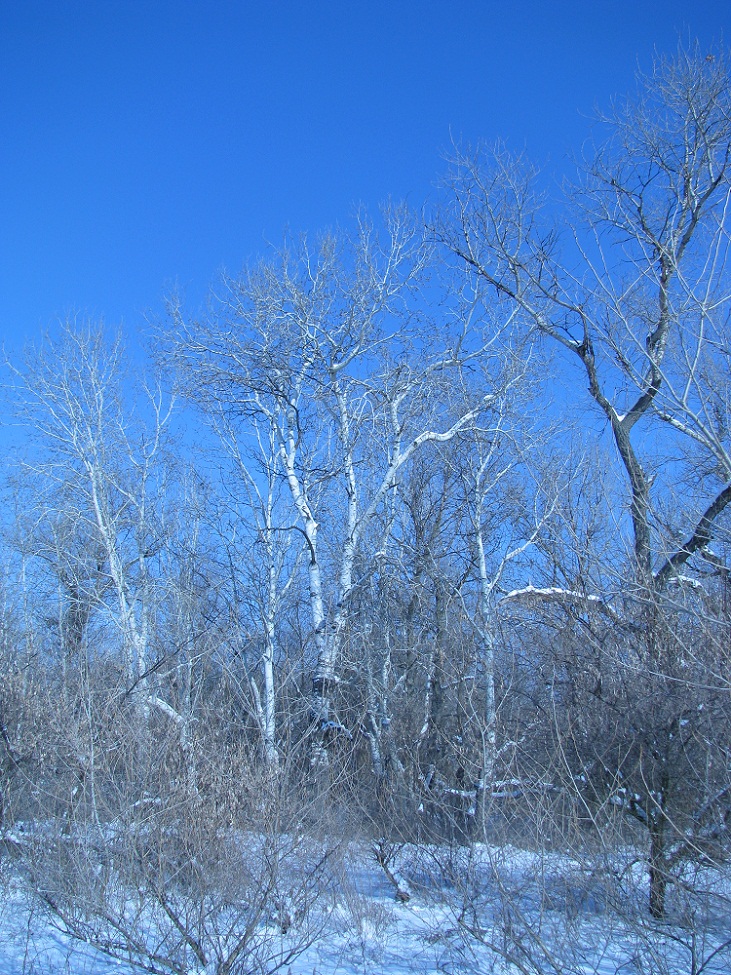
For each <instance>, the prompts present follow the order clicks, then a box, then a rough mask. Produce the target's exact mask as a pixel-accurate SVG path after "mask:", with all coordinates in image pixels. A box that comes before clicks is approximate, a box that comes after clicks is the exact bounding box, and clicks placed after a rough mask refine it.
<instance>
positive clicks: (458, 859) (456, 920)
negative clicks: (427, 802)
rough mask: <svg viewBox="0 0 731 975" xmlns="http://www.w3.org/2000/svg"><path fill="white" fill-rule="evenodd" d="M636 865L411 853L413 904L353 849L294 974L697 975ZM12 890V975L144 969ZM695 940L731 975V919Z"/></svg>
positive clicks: (717, 880)
mask: <svg viewBox="0 0 731 975" xmlns="http://www.w3.org/2000/svg"><path fill="white" fill-rule="evenodd" d="M628 857H629V860H628V861H625V865H624V866H623V867H622V866H621V864H620V863H619V861H618V862H617V866H616V868H615V867H614V866H613V865H612V864H611V863H606V862H605V863H604V864H603V865H602V864H601V863H600V861H596V862H595V864H594V866H593V867H592V869H589V868H588V866H587V864H586V863H582V862H579V861H577V860H575V859H572V858H571V857H569V856H566V855H559V854H551V855H547V854H545V853H544V854H543V855H539V854H537V853H534V852H531V851H528V850H521V849H517V848H515V847H512V846H505V847H486V846H480V845H475V846H473V847H472V848H461V847H454V848H446V847H407V846H404V847H402V848H400V849H399V851H398V856H397V861H398V862H397V868H398V871H399V874H403V875H404V876H408V878H409V881H410V890H411V892H412V893H413V896H412V897H411V898H410V900H409V902H408V903H403V902H400V901H399V900H397V899H396V898H395V897H394V889H393V885H392V884H391V883H390V882H389V880H388V878H387V877H386V875H385V874H384V872H383V870H381V869H380V868H379V866H378V864H377V863H376V862H375V860H374V858H373V855H372V850H369V849H368V848H367V847H365V846H364V847H362V848H353V849H351V851H350V852H349V854H348V856H347V858H346V862H345V868H346V869H345V874H344V880H343V883H342V885H341V887H340V890H339V892H338V896H337V898H336V899H335V901H333V902H332V903H331V904H330V906H329V908H328V911H329V919H328V923H327V927H326V933H325V936H324V937H323V938H322V939H320V940H319V941H318V942H317V943H315V944H313V945H312V946H311V947H310V948H309V949H308V951H307V952H306V953H305V954H304V955H302V956H301V957H300V958H298V959H297V960H296V961H294V962H292V963H291V964H290V965H287V966H286V967H285V968H284V969H283V970H282V972H283V975H406V973H416V975H436V973H438V972H439V973H444V972H450V973H454V975H457V973H461V972H464V973H467V972H485V973H488V972H494V973H495V975H518V972H519V968H518V967H516V966H515V965H513V964H512V963H511V952H512V953H513V957H514V958H515V957H517V956H518V955H520V960H522V961H524V960H525V958H524V957H523V955H524V954H525V953H526V952H527V953H529V954H531V955H532V961H533V962H534V963H535V964H531V966H529V967H530V970H531V971H534V972H536V973H538V972H542V971H545V972H546V973H549V972H551V973H552V975H557V972H558V971H560V972H561V973H562V975H563V973H566V975H590V973H591V975H615V973H617V972H619V971H622V972H623V973H625V975H630V973H633V975H639V973H641V972H643V971H647V970H655V969H654V968H653V967H652V966H653V965H654V964H657V963H658V961H662V965H663V971H664V972H666V973H667V975H680V973H684V975H685V973H686V972H687V971H689V957H690V956H689V951H690V944H691V933H690V932H689V931H686V930H683V929H682V927H681V926H679V924H680V921H679V920H678V919H679V918H680V913H678V914H677V919H676V920H675V921H674V920H673V918H670V919H669V920H668V921H667V922H665V923H664V924H660V923H658V922H652V921H651V919H649V918H648V917H647V916H646V914H645V913H644V911H643V908H642V903H643V901H641V899H640V898H641V896H643V895H644V887H643V878H644V870H643V868H642V866H641V865H639V864H638V863H637V862H636V861H635V862H634V865H632V859H633V854H632V852H631V851H630V852H629V853H628ZM628 863H629V866H628V865H627V864H628ZM600 868H601V869H600ZM394 869H396V867H394ZM4 881H5V882H4V883H3V885H2V894H1V895H0V975H56V973H69V975H112V973H114V975H138V973H139V972H140V969H135V968H134V967H131V966H130V965H129V964H125V963H121V962H116V961H114V960H110V959H109V958H107V957H105V956H104V955H103V954H101V953H99V952H95V951H93V950H92V949H90V948H88V947H87V946H84V945H79V944H77V943H74V942H72V941H71V940H70V939H69V938H68V936H67V935H65V934H64V933H63V932H62V931H60V930H58V929H56V928H54V927H53V925H52V924H51V923H50V921H49V919H48V917H47V916H46V915H45V914H44V913H43V912H42V911H41V909H40V908H39V907H38V906H37V905H36V906H34V905H33V903H32V901H31V900H30V899H29V896H28V894H27V893H26V892H25V891H24V889H23V886H22V882H21V879H20V878H19V877H18V876H16V875H13V874H12V873H11V872H10V870H9V868H8V867H7V865H6V868H5V877H4ZM687 882H689V883H692V884H694V885H695V886H696V887H697V888H698V889H699V890H701V889H703V890H706V891H710V890H716V891H717V892H718V894H719V897H722V896H725V897H727V896H728V894H729V892H731V878H729V877H728V876H727V875H724V874H723V873H721V872H719V871H716V872H713V871H709V870H706V871H705V873H703V875H702V877H701V871H700V870H699V869H698V868H696V869H695V873H694V874H693V876H692V877H691V876H689V877H688V878H687ZM616 884H620V885H624V887H623V888H622V889H623V890H624V892H625V894H626V898H625V899H621V898H620V899H618V900H613V899H612V898H613V896H615V895H616V893H617V891H618V890H619V889H620V888H619V887H616ZM613 885H615V887H613ZM714 885H715V886H714ZM613 890H614V895H613V893H612V891H613ZM633 891H634V892H635V893H636V894H637V897H638V899H637V901H636V902H635V901H634V900H633V896H634V895H633ZM694 934H695V935H698V938H697V944H696V947H697V946H698V944H705V948H704V954H705V957H706V958H707V959H708V960H709V961H708V964H707V966H706V968H705V969H704V972H705V975H721V973H727V972H728V971H729V970H730V969H731V950H729V949H726V950H724V951H721V952H720V953H719V954H718V955H717V956H716V957H715V958H712V959H711V958H710V955H711V952H712V950H713V948H714V947H715V946H717V945H719V944H722V943H723V941H724V940H726V939H729V938H731V922H730V921H729V919H728V917H727V916H725V915H724V913H723V911H719V910H716V911H715V913H714V911H711V912H710V913H709V914H708V924H707V926H706V928H705V929H704V930H702V931H700V930H699V929H697V928H696V930H695V931H694ZM511 939H512V943H511ZM524 970H525V969H524ZM191 975H194V973H192V972H191ZM196 975H197V973H196Z"/></svg>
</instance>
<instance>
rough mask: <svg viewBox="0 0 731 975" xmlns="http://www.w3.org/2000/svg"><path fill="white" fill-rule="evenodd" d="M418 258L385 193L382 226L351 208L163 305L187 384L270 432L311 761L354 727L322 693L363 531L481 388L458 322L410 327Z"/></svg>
mask: <svg viewBox="0 0 731 975" xmlns="http://www.w3.org/2000/svg"><path fill="white" fill-rule="evenodd" d="M428 260H429V253H428V250H427V249H426V248H425V245H424V243H423V240H422V239H421V238H420V236H419V234H418V233H417V231H416V230H415V228H414V225H413V223H412V221H411V219H410V217H409V216H408V215H407V214H406V213H405V212H404V211H403V210H399V209H392V210H390V211H388V212H387V214H386V227H385V231H384V232H383V233H382V234H377V233H376V232H375V231H374V230H373V229H372V227H371V226H370V225H368V224H367V223H366V222H365V221H361V223H360V224H359V227H358V232H357V234H356V236H355V237H354V238H353V239H352V240H348V239H347V238H343V239H340V240H339V239H337V238H333V237H328V238H324V239H323V240H322V241H321V243H320V244H319V246H318V248H317V249H316V250H315V251H314V252H313V251H311V250H310V248H309V247H308V246H307V244H306V243H303V244H302V245H301V247H300V248H299V249H298V250H297V251H296V252H295V253H290V252H289V251H285V252H283V253H282V254H280V255H279V257H278V258H277V259H275V260H274V261H272V262H270V263H265V264H261V265H259V266H258V267H256V268H254V269H253V270H251V271H249V272H247V273H246V274H245V275H244V276H243V277H242V278H241V279H238V280H227V281H225V282H224V286H225V293H224V297H223V298H222V299H221V300H220V301H219V303H218V305H217V307H216V310H215V313H212V314H211V315H210V316H209V317H208V319H207V320H205V321H203V322H190V321H187V320H186V318H185V316H184V314H183V312H182V310H181V309H179V308H174V309H173V321H172V335H171V340H172V343H173V346H174V349H175V352H176V355H177V358H178V362H179V364H180V366H181V367H182V370H183V373H184V375H185V376H186V381H187V383H188V387H189V389H190V390H191V391H192V392H193V393H194V395H196V397H197V398H198V399H199V401H201V402H202V403H203V404H204V405H206V406H207V407H208V408H209V409H213V410H215V411H217V412H218V413H220V414H225V415H226V416H227V417H228V418H229V420H230V422H231V423H232V424H236V425H238V426H239V430H240V431H241V433H242V434H243V435H246V434H247V433H248V435H249V436H251V435H252V434H253V433H254V431H255V430H256V429H257V428H258V427H257V424H261V425H263V428H264V429H266V430H268V431H271V433H272V435H273V436H274V443H275V445H276V464H277V467H276V473H277V476H278V477H279V478H281V479H282V480H283V482H284V483H285V484H286V486H287V489H288V491H289V504H290V511H291V521H290V524H289V526H288V527H289V528H290V529H291V530H294V531H297V532H299V533H301V535H302V536H303V538H304V540H305V543H306V546H307V574H308V587H309V604H310V613H311V624H312V638H313V642H314V650H315V664H314V672H313V677H312V704H311V712H312V723H313V726H314V729H315V731H316V734H315V736H314V738H313V751H312V761H313V764H314V765H315V766H318V765H324V764H327V743H328V741H332V740H333V739H335V738H337V737H339V736H346V737H350V736H351V735H352V731H351V730H350V729H348V728H346V727H345V725H344V724H343V722H342V721H341V720H340V717H339V715H338V713H337V711H336V710H335V709H334V706H333V694H334V692H335V690H336V687H337V684H338V682H339V679H340V677H339V673H338V670H339V663H338V662H339V656H340V651H341V645H342V639H343V633H344V630H345V626H346V622H347V620H348V617H349V613H350V606H351V603H352V597H353V593H354V590H355V588H356V586H357V585H358V580H357V579H356V578H355V577H354V569H355V566H356V562H357V559H358V558H359V557H361V556H363V554H364V553H363V542H364V539H365V537H366V533H367V531H368V529H369V527H370V526H371V525H372V524H374V518H375V516H376V514H377V513H379V512H380V511H382V510H383V509H384V508H387V507H388V505H389V504H390V503H391V500H392V499H393V497H394V496H395V493H396V492H397V491H398V484H399V479H400V477H401V474H402V472H403V471H404V470H405V468H406V465H407V464H408V462H409V461H410V460H411V458H412V457H413V456H414V455H415V454H416V453H417V452H419V451H420V450H421V449H422V448H423V447H424V445H426V444H429V443H431V444H435V443H446V442H448V441H450V440H451V439H453V438H454V437H455V436H456V435H457V434H458V433H459V432H460V431H463V430H465V429H468V428H469V426H470V424H472V423H474V421H475V420H476V418H477V417H478V416H479V415H480V413H481V412H482V411H483V410H484V409H485V406H486V404H487V403H488V401H489V400H490V395H491V391H490V390H484V391H482V393H481V394H480V395H477V396H475V395H473V394H468V393H467V385H466V384H465V383H464V381H463V369H464V365H465V363H466V362H467V361H468V360H470V359H472V358H474V357H475V356H476V355H477V352H478V346H477V344H476V342H475V336H474V335H470V336H469V337H468V336H467V335H466V332H465V325H464V322H462V323H460V321H459V320H457V319H455V322H454V324H455V327H454V328H452V327H451V326H450V322H449V321H445V322H440V327H439V330H438V339H437V337H436V335H435V332H434V331H433V330H432V331H431V333H430V334H429V335H428V336H427V334H426V332H425V331H424V329H423V327H421V323H420V321H419V313H420V311H421V309H420V306H419V293H418V288H419V282H420V277H421V274H422V272H423V270H424V268H425V266H426V264H427V262H428ZM382 524H383V525H384V531H385V532H386V537H387V534H388V531H389V519H388V518H386V519H385V520H384V521H383V522H382ZM323 534H324V536H325V538H324V539H323ZM386 537H384V538H383V539H382V541H381V542H376V543H375V550H376V551H379V550H380V549H381V548H382V546H383V544H385V543H386ZM323 542H324V544H323ZM325 552H327V554H325ZM362 565H365V562H363V563H362Z"/></svg>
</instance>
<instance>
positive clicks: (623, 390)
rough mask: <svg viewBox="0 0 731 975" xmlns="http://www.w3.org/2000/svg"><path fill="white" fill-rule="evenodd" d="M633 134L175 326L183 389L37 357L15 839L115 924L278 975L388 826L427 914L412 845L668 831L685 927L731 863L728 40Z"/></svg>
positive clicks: (452, 174)
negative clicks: (686, 895)
mask: <svg viewBox="0 0 731 975" xmlns="http://www.w3.org/2000/svg"><path fill="white" fill-rule="evenodd" d="M596 139H597V142H596V146H595V147H593V148H592V149H591V151H590V153H589V154H588V158H587V160H586V162H585V163H583V164H582V165H581V166H580V167H579V173H578V178H577V181H576V185H575V186H574V187H573V189H572V190H571V192H570V194H568V195H567V196H566V197H565V198H564V199H563V201H562V202H561V203H560V204H558V203H556V201H555V200H553V199H551V198H550V197H547V198H546V199H543V198H542V197H541V186H542V180H541V177H540V176H539V174H537V173H534V172H533V171H532V170H531V169H530V168H529V166H528V165H527V164H526V162H525V161H524V160H523V159H520V158H515V157H513V156H510V155H509V154H508V153H507V152H506V151H504V150H502V149H499V150H497V151H491V152H488V151H487V150H484V149H479V150H477V151H475V152H472V151H467V150H459V151H457V152H456V153H455V158H454V160H453V163H452V166H451V168H450V170H449V174H448V177H447V179H446V180H445V185H444V194H443V200H442V204H441V206H440V208H439V210H438V212H437V213H436V215H434V216H432V217H431V218H430V219H429V220H428V221H427V224H428V225H427V226H426V227H425V226H423V224H422V221H421V220H420V219H418V218H416V217H415V216H414V215H413V214H410V213H409V212H407V211H406V210H405V209H402V208H399V207H390V208H388V209H386V210H384V212H383V213H382V214H381V215H380V217H379V220H378V221H376V222H373V223H371V222H369V220H368V219H367V218H365V217H362V218H361V219H360V220H358V221H357V223H356V226H355V229H354V230H353V231H352V232H351V233H349V234H344V233H337V234H332V235H329V236H325V237H323V238H322V239H320V240H318V241H317V242H316V243H311V242H307V241H291V242H290V243H288V245H287V246H286V247H285V248H284V249H283V250H282V251H281V252H280V253H278V254H276V255H274V256H273V257H271V258H268V259H267V260H265V261H263V262H262V263H260V264H258V265H255V266H253V267H251V268H249V269H248V270H246V271H245V272H244V273H243V274H242V275H240V276H238V277H233V278H225V279H223V280H222V281H220V282H219V283H218V285H217V286H216V288H215V289H214V293H213V296H212V298H211V302H210V305H209V307H208V309H207V310H206V312H205V313H204V314H202V315H201V316H200V317H198V318H195V317H192V316H191V315H190V314H189V312H188V311H187V310H186V309H185V307H183V306H182V305H181V304H179V303H176V302H175V301H171V302H170V307H169V315H168V318H167V320H166V322H165V323H164V325H162V326H160V327H159V329H158V332H157V335H156V340H155V353H156V354H155V356H152V357H151V359H150V363H149V367H146V372H147V373H148V374H149V375H150V376H152V377H154V379H153V382H152V383H151V384H150V383H148V384H147V385H145V384H144V383H143V382H141V381H140V380H139V379H138V377H137V376H136V375H135V370H137V368H138V366H139V364H138V363H135V364H134V366H133V364H132V363H130V362H129V361H128V360H127V359H126V358H125V353H124V350H123V348H122V345H121V343H120V341H119V339H118V338H117V337H116V336H115V335H114V334H113V333H111V332H110V331H107V330H105V329H103V328H102V327H101V326H97V325H95V324H89V323H83V324H79V323H71V324H68V325H66V326H64V327H62V328H60V329H59V330H58V331H57V333H56V334H54V336H53V337H51V338H47V339H46V340H44V342H43V343H42V344H40V345H39V346H38V348H37V349H36V350H35V351H32V352H29V354H28V356H27V358H26V360H25V361H24V362H23V363H13V364H12V368H13V377H14V381H13V384H12V385H13V395H14V397H15V402H16V408H17V410H18V414H19V416H20V418H21V419H22V420H23V422H24V423H25V425H26V428H27V429H28V431H29V438H30V439H29V440H28V442H27V444H26V445H25V446H24V448H23V458H24V459H23V463H22V465H20V466H19V467H18V469H16V470H10V471H8V472H7V474H8V490H7V494H6V499H7V500H6V517H5V524H6V529H7V530H6V536H5V543H4V544H5V574H4V581H3V615H2V647H1V653H2V674H3V682H2V690H1V691H0V709H1V710H0V720H1V722H2V743H1V746H0V756H1V761H2V764H1V771H2V816H3V828H4V830H5V833H4V835H5V837H6V840H5V843H6V847H7V849H9V850H10V849H14V850H15V851H16V852H17V853H18V854H19V855H22V856H23V857H24V858H25V861H26V862H27V864H28V867H27V869H28V871H29V874H30V876H31V877H32V878H33V882H34V884H35V886H36V888H37V889H38V891H39V892H40V893H41V895H42V896H43V898H44V899H45V900H46V903H47V904H48V905H50V906H51V907H52V908H53V910H55V911H56V912H57V913H58V915H59V916H61V917H62V918H64V920H65V923H67V924H68V925H69V926H70V927H71V928H72V929H74V930H77V931H78V932H79V934H80V935H81V936H88V937H89V939H90V940H96V942H97V943H100V944H103V945H106V946H107V947H109V946H110V945H122V946H123V950H124V951H127V952H128V953H129V954H130V955H131V956H134V957H135V958H138V959H143V960H145V964H147V965H148V967H149V970H151V971H152V970H154V971H168V970H173V971H179V972H183V971H186V970H188V969H187V968H186V967H185V966H186V965H188V966H190V965H191V964H193V963H195V964H197V965H199V966H200V967H202V968H205V970H206V971H208V970H210V971H212V972H213V971H216V972H218V973H220V975H224V973H226V972H229V971H231V972H233V971H236V970H238V969H237V967H236V966H237V965H239V964H243V961H242V959H244V958H247V959H248V960H247V962H246V964H247V965H249V966H250V968H249V969H242V970H255V969H254V967H253V966H254V962H253V961H252V960H251V959H252V957H253V955H252V952H253V953H254V954H256V952H258V953H259V954H257V955H256V959H257V960H256V964H259V965H260V968H261V970H270V969H273V968H275V967H277V965H282V964H286V963H287V961H288V960H290V959H291V958H292V957H294V955H295V954H296V952H297V951H298V950H301V948H302V947H303V946H305V945H306V944H307V943H309V940H311V939H312V938H314V937H315V936H316V930H315V928H316V922H315V920H314V918H315V914H313V913H312V912H311V911H309V907H310V905H311V903H312V902H313V901H314V899H315V898H316V896H322V895H323V894H324V892H327V891H328V890H329V889H331V887H332V885H334V884H335V883H336V873H337V870H336V867H335V866H334V864H335V861H336V860H337V856H336V848H337V847H338V843H339V842H340V840H341V839H343V838H344V837H347V836H350V835H354V834H358V835H366V836H368V837H371V838H372V839H373V840H377V841H378V842H379V844H380V846H379V850H380V851H381V857H382V859H383V861H384V866H385V867H386V868H387V869H388V870H389V876H391V877H392V878H393V882H394V884H395V886H396V889H397V892H398V893H399V895H400V896H402V897H406V896H408V894H407V893H406V888H405V887H402V886H400V884H401V879H400V878H399V877H398V875H397V873H396V872H395V868H394V869H390V868H389V861H388V856H387V854H386V852H384V851H387V850H388V849H389V846H388V845H389V844H393V843H397V842H400V841H405V840H409V841H414V842H419V841H424V840H428V841H449V842H458V843H462V844H466V845H469V844H470V843H471V842H473V841H475V840H478V839H485V838H487V839H488V840H493V841H496V842H498V841H500V840H502V839H504V838H506V837H507V838H508V839H510V840H511V841H512V842H514V843H524V844H527V845H531V844H533V845H535V844H537V843H539V842H549V843H551V844H553V845H555V847H556V848H557V849H572V850H577V849H582V850H591V851H594V853H596V851H601V852H602V854H603V855H606V856H610V855H611V856H615V855H617V856H618V855H619V852H620V851H621V850H625V849H630V848H631V849H632V850H633V851H634V852H635V853H636V852H637V851H640V852H641V855H642V856H644V857H645V859H646V863H647V868H648V878H649V899H648V906H649V912H650V914H651V915H652V916H654V917H655V918H661V917H663V916H664V915H666V913H667V912H668V910H669V909H670V907H669V898H672V897H675V896H676V893H677V891H679V890H680V889H681V885H680V884H679V883H678V878H679V877H681V876H682V875H683V870H684V869H685V867H686V865H687V864H688V863H693V864H699V863H703V862H706V861H708V862H710V861H713V862H719V861H721V860H723V859H724V858H725V857H726V855H727V853H728V848H729V818H730V816H731V754H730V752H729V749H730V748H731V687H730V684H729V675H730V674H731V669H730V667H729V663H730V660H729V657H730V656H731V641H730V640H729V635H730V634H729V628H730V617H729V605H728V599H729V586H730V584H731V583H730V580H729V564H730V563H729V540H730V539H729V517H728V512H727V511H726V507H727V505H728V503H729V501H731V439H730V433H729V424H730V423H731V417H730V415H729V413H730V407H731V332H730V320H729V316H730V309H731V304H730V299H731V274H729V268H728V263H727V262H728V257H729V254H728V248H729V229H730V228H729V217H728V206H729V202H730V194H731V178H730V177H731V160H730V158H729V157H730V155H731V88H730V87H729V77H728V66H727V61H726V59H725V56H724V55H723V54H722V53H719V54H715V55H705V53H704V52H701V51H699V50H697V49H692V50H689V51H684V50H681V51H680V53H679V54H678V56H677V57H675V58H674V59H673V60H662V59H659V60H658V61H657V63H656V65H655V69H654V72H653V74H652V75H651V76H649V77H647V78H643V79H641V83H640V89H639V93H638V95H637V96H636V97H634V98H632V99H631V100H628V101H627V103H626V104H624V103H622V104H620V105H618V106H617V107H616V110H615V111H614V112H613V113H612V114H611V115H610V116H608V117H607V118H605V119H602V120H601V122H600V123H598V125H597V131H596ZM544 189H545V187H544ZM21 826H22V828H23V830H24V833H23V835H21V833H20V832H19V830H20V829H21ZM242 836H247V837H249V839H248V840H247V841H246V842H244V841H243V840H242V839H241V837H242ZM23 837H25V838H23ZM242 844H243V849H244V851H245V852H244V853H242ZM242 862H244V863H245V868H243V867H242V866H241V864H242ZM120 876H121V877H122V878H123V882H122V884H121V886H120V882H119V877H120ZM242 885H243V887H242ZM247 885H248V886H247ZM244 888H245V891H246V892H245V893H242V889H244ZM252 891H253V892H254V893H252ZM131 893H132V894H134V897H132V901H130V896H131ZM115 898H116V899H117V900H115ZM135 898H136V899H137V900H135ZM145 898H147V899H146V900H145ZM122 902H123V903H124V905H126V906H124V907H123V906H121V905H122ZM138 902H139V905H138V907H135V904H137V903H138ZM143 902H144V908H143ZM131 903H132V906H130V904H131ZM671 903H672V901H671ZM150 904H152V905H153V906H152V907H150ZM235 904H239V907H240V909H238V910H237V911H234V910H233V908H232V906H231V905H235ZM242 905H243V906H242ZM135 911H137V913H135ZM150 911H152V915H151V914H150ZM232 912H233V913H232ZM298 912H299V914H298ZM305 915H306V916H307V917H308V919H309V920H308V924H307V925H306V926H304V927H302V926H300V928H299V931H300V933H301V937H299V939H295V940H294V941H292V942H291V944H290V943H288V944H289V947H286V949H285V948H283V947H282V943H281V939H280V941H278V942H277V943H276V944H274V942H271V943H269V942H267V941H266V940H264V941H262V940H261V939H259V940H256V939H255V937H254V934H255V932H257V931H259V930H260V922H262V919H265V920H266V919H269V920H271V918H272V917H274V916H276V919H277V924H278V925H279V931H280V934H281V933H284V934H285V935H286V934H287V932H288V931H290V929H292V930H293V929H294V928H293V926H295V921H296V920H297V918H300V919H301V918H302V917H304V916H305ZM151 916H154V925H152V928H151V926H150V923H149V919H150V917H151ZM90 917H93V918H94V919H95V920H94V921H93V922H92V921H90V920H89V918H90ZM232 918H234V920H232ZM143 922H144V923H143ZM85 932H86V935H85ZM143 932H144V933H143ZM119 950H120V951H121V950H122V949H119ZM176 959H177V960H176ZM191 959H192V961H191ZM176 965H177V966H178V967H175V966H176ZM165 966H167V968H166V967H165ZM206 966H208V967H207V968H206Z"/></svg>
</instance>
